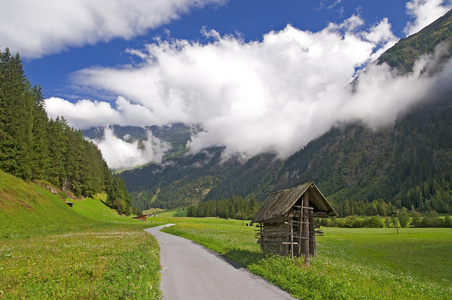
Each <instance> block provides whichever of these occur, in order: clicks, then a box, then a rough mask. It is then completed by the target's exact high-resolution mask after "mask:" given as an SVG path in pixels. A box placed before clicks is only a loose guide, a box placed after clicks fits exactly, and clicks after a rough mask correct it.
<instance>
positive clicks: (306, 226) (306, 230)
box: [303, 191, 311, 267]
mask: <svg viewBox="0 0 452 300" xmlns="http://www.w3.org/2000/svg"><path fill="white" fill-rule="evenodd" d="M303 206H304V208H303V221H304V222H309V210H308V209H306V207H309V191H306V192H305V193H304V195H303ZM303 233H304V235H303V237H305V238H306V239H305V240H304V243H303V246H304V249H303V250H304V264H305V266H307V267H309V266H310V265H311V262H310V255H309V223H304V224H303Z"/></svg>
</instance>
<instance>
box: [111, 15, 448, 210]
mask: <svg viewBox="0 0 452 300" xmlns="http://www.w3.org/2000/svg"><path fill="white" fill-rule="evenodd" d="M451 36H452V11H450V12H448V13H447V14H446V15H445V16H443V17H442V18H440V19H438V20H437V21H435V22H434V23H432V24H431V25H429V26H428V27H426V28H425V29H423V30H422V31H420V32H419V33H417V34H415V35H413V36H410V37H408V38H406V39H403V40H401V41H400V42H399V43H397V44H396V45H395V46H394V47H392V48H391V49H389V50H388V51H386V52H385V53H384V54H383V55H382V56H381V57H380V58H379V59H378V60H377V61H376V62H375V63H374V64H377V65H378V64H383V63H386V64H388V65H389V66H390V67H391V68H392V69H393V70H396V73H397V74H399V76H407V74H410V72H411V71H412V70H413V66H414V62H415V61H416V60H417V59H418V58H419V57H420V56H421V55H430V56H432V53H433V51H434V50H435V49H437V50H438V49H439V51H437V55H436V58H435V59H434V60H432V62H431V63H430V64H428V65H427V67H426V68H425V69H424V70H423V71H422V72H421V76H432V75H434V74H438V73H439V72H441V71H442V70H443V69H444V67H445V65H446V62H448V61H449V60H450V57H451V49H452V37H451ZM438 47H439V48H438ZM438 53H439V55H438ZM449 78H450V77H447V76H446V77H445V79H444V80H445V82H443V84H438V85H437V86H435V88H434V90H433V91H432V93H429V94H428V97H429V99H425V100H426V101H422V102H421V103H422V104H419V105H417V106H416V107H412V108H411V110H410V111H409V112H407V113H405V114H404V115H400V116H399V117H398V118H397V120H396V121H395V123H394V125H393V126H391V127H387V128H383V129H379V130H372V129H370V128H368V127H367V126H366V125H364V124H361V123H357V122H354V123H348V124H341V125H338V126H336V127H334V128H332V129H330V130H329V131H328V132H327V133H325V134H324V135H322V136H320V137H318V138H317V139H315V140H313V141H311V142H310V143H308V144H307V145H306V146H305V147H303V148H302V149H300V150H299V151H298V152H297V153H295V154H293V155H292V156H291V157H289V158H288V159H286V160H284V161H282V160H278V159H277V158H276V156H275V155H274V154H269V153H268V154H261V155H258V156H255V157H253V158H251V159H249V160H247V161H246V162H243V161H241V159H240V157H232V158H229V159H228V160H226V159H225V158H224V157H223V156H222V154H223V150H224V149H223V148H222V147H215V148H209V149H204V150H203V151H202V152H200V153H196V154H188V155H185V156H173V157H172V158H170V159H166V160H165V162H164V163H163V164H161V165H149V166H144V167H141V168H138V169H134V170H129V171H124V172H122V173H121V174H120V176H121V177H122V178H124V180H125V182H126V184H127V187H128V189H129V191H130V192H131V193H132V195H133V198H134V204H135V205H136V206H138V207H140V208H141V209H146V208H148V207H150V206H152V207H162V208H171V207H177V206H186V205H188V204H191V203H196V202H199V201H206V200H213V199H216V200H219V199H224V198H230V197H232V196H233V195H238V196H242V197H256V198H257V199H258V200H259V199H262V198H263V197H264V196H265V194H266V193H268V192H271V191H275V190H278V189H282V188H286V187H290V186H292V185H295V184H299V183H302V182H305V181H310V180H313V181H315V182H316V184H317V186H318V187H319V188H320V190H321V191H322V192H323V193H324V194H325V196H327V198H328V199H329V200H330V201H331V202H332V203H333V204H335V205H339V204H341V203H343V202H344V201H345V200H350V201H373V200H377V199H383V200H384V201H387V202H392V203H393V204H396V205H398V206H402V205H403V206H405V207H407V208H415V209H418V210H430V209H435V210H437V211H439V212H450V211H451V210H452V184H451V182H452V171H451V170H452V98H451V96H450V95H452V88H451V86H452V85H451V84H450V83H451V82H450V79H449ZM358 82H359V77H358V78H357V80H355V81H354V83H353V84H358ZM169 132H170V131H165V132H162V133H161V135H160V137H161V138H162V139H165V134H169Z"/></svg>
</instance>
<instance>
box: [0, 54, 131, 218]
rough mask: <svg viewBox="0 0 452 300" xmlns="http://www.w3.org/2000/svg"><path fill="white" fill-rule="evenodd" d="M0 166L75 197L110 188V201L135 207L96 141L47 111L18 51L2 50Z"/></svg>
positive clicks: (120, 207) (123, 209)
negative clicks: (87, 137)
mask: <svg viewBox="0 0 452 300" xmlns="http://www.w3.org/2000/svg"><path fill="white" fill-rule="evenodd" d="M0 169H1V170H3V171H4V172H7V173H9V174H11V175H14V176H16V177H19V178H22V179H23V180H26V181H32V180H39V181H44V182H48V183H49V184H50V185H53V186H55V187H58V189H60V190H61V191H63V193H67V194H70V193H72V194H73V195H74V196H75V197H91V196H93V195H94V194H96V193H100V192H108V197H107V203H106V204H107V205H110V206H111V207H112V208H115V209H117V210H118V211H119V212H120V213H125V214H129V213H130V212H131V205H132V203H131V202H132V201H131V197H130V195H129V194H128V192H127V190H126V187H125V183H124V180H123V179H122V178H119V177H117V176H115V177H113V176H112V172H111V170H110V169H109V168H108V166H107V164H106V162H105V160H104V159H103V158H102V154H101V152H100V150H99V149H98V148H97V146H96V145H95V144H94V143H92V142H90V141H87V140H86V139H84V137H83V135H82V132H81V131H80V130H76V129H74V128H72V127H70V126H69V125H68V124H67V122H66V120H65V119H64V118H63V117H61V118H60V117H57V118H56V119H51V118H49V117H48V116H47V113H46V111H45V102H44V95H43V94H42V91H41V87H40V86H37V85H34V86H32V85H31V84H30V82H29V81H28V79H27V77H26V75H25V72H24V70H23V67H22V60H21V58H20V55H19V54H16V55H13V54H11V53H10V51H9V49H8V48H7V49H5V51H0Z"/></svg>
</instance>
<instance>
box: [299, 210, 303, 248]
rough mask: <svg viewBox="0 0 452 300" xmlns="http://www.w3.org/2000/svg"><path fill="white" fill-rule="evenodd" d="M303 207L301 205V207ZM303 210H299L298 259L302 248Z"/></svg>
mask: <svg viewBox="0 0 452 300" xmlns="http://www.w3.org/2000/svg"><path fill="white" fill-rule="evenodd" d="M301 207H303V204H302V205H301ZM302 238H303V209H302V208H300V223H299V226H298V257H301V253H302V252H301V248H302V247H303V242H302V240H303V239H302Z"/></svg>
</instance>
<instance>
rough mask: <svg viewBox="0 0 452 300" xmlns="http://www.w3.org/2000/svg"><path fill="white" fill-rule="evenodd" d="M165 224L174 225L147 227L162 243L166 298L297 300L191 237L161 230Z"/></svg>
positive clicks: (161, 256)
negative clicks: (189, 238)
mask: <svg viewBox="0 0 452 300" xmlns="http://www.w3.org/2000/svg"><path fill="white" fill-rule="evenodd" d="M165 226H171V225H164V226H159V227H154V228H149V229H146V231H147V232H149V233H150V234H152V235H153V236H154V237H155V238H156V239H157V240H158V242H159V244H160V263H161V265H162V270H161V275H162V281H161V285H160V288H161V290H162V293H163V297H164V299H165V300H178V299H181V300H182V299H183V300H191V299H193V300H203V299H209V300H213V299H214V300H221V299H225V300H226V299H227V300H238V299H246V300H252V299H259V300H279V299H294V298H292V297H291V296H290V295H289V294H288V293H286V292H284V291H282V290H281V289H280V288H278V287H276V286H274V285H272V284H270V283H268V282H267V281H265V280H264V279H262V278H261V277H259V276H256V275H253V274H252V273H250V272H249V271H248V270H246V269H245V268H241V267H239V266H234V265H233V264H231V263H230V262H228V261H227V260H226V259H225V258H223V257H222V256H221V255H219V254H217V253H215V252H213V251H210V250H208V249H206V248H204V247H203V246H201V245H199V244H197V243H195V242H193V241H190V240H188V239H185V238H182V237H179V236H174V235H171V234H167V233H164V232H160V229H162V228H163V227H165Z"/></svg>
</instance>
